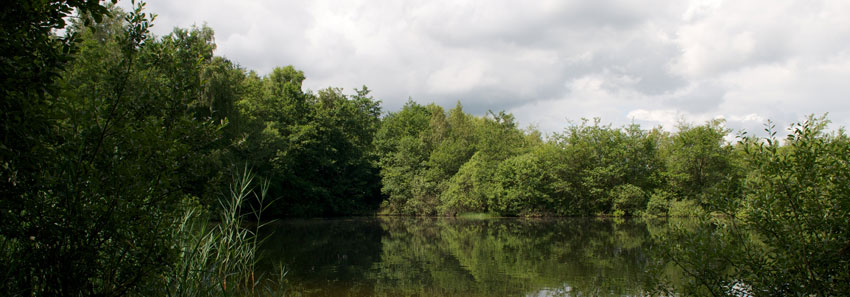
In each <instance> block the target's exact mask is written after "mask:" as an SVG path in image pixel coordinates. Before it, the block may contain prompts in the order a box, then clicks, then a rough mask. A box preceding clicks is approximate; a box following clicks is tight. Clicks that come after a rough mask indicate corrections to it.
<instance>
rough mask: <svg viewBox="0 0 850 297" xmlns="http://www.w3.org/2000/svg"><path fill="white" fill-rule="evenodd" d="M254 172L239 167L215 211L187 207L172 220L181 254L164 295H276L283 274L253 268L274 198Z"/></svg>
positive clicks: (257, 258)
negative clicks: (265, 215) (271, 274)
mask: <svg viewBox="0 0 850 297" xmlns="http://www.w3.org/2000/svg"><path fill="white" fill-rule="evenodd" d="M254 184H255V175H254V174H253V173H252V172H251V170H250V169H248V168H247V167H245V168H243V169H242V170H241V171H239V172H238V173H237V174H236V175H235V176H234V179H233V183H232V184H231V186H230V191H229V195H228V196H226V197H223V198H222V199H221V200H220V203H219V206H220V207H219V209H218V210H217V212H213V215H217V216H218V218H217V220H218V222H217V223H214V224H211V223H210V222H211V220H210V219H211V218H213V216H211V215H209V214H207V213H204V212H203V211H201V209H200V208H199V207H197V206H194V207H188V208H187V210H186V212H185V214H184V215H183V216H182V217H181V218H180V219H179V222H178V223H177V224H176V225H177V226H178V227H177V228H176V229H175V231H174V232H175V234H174V235H175V238H176V239H177V241H176V242H177V244H178V245H179V247H178V248H179V250H180V260H179V261H178V262H177V263H176V264H175V265H174V266H173V267H172V269H171V270H170V273H169V274H167V275H166V276H165V277H164V280H165V281H166V284H167V285H166V286H165V288H164V289H165V292H161V293H164V294H162V295H165V296H175V297H182V296H270V295H275V296H280V295H283V290H282V284H283V278H284V276H285V275H286V272H285V270H284V269H280V270H279V272H278V275H277V276H276V277H265V276H264V275H262V274H258V273H257V269H256V265H257V262H258V260H259V259H260V258H261V257H260V255H259V253H258V251H259V247H260V245H261V244H262V241H263V239H264V238H260V236H259V235H258V234H259V230H260V228H263V227H264V226H266V225H267V224H268V223H269V222H263V217H262V214H263V212H264V211H265V210H266V208H268V206H269V205H270V204H271V202H272V201H268V199H267V196H266V193H267V190H268V186H269V184H268V182H267V181H262V182H260V186H259V188H255V186H254Z"/></svg>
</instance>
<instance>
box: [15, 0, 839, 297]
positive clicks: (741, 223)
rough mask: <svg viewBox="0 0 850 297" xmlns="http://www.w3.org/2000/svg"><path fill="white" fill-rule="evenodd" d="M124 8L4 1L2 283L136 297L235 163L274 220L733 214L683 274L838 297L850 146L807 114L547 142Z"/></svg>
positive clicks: (570, 132)
mask: <svg viewBox="0 0 850 297" xmlns="http://www.w3.org/2000/svg"><path fill="white" fill-rule="evenodd" d="M142 7H143V4H140V5H137V6H136V9H135V10H134V11H131V12H128V13H124V12H121V11H120V10H118V9H116V8H114V7H112V6H110V5H105V4H103V3H102V2H100V1H92V0H89V1H60V0H53V1H13V2H12V3H9V4H7V9H4V10H3V11H2V12H0V18H2V19H0V21H2V22H0V23H2V30H0V52H2V55H3V56H2V59H0V63H2V69H0V71H2V73H0V74H2V77H3V82H2V93H0V96H2V103H0V104H2V105H0V113H2V114H1V115H0V131H2V145H0V196H2V197H3V198H2V200H0V262H2V263H4V267H3V269H1V270H0V288H2V290H3V293H5V294H4V295H11V296H22V295H27V296H36V295H37V296H43V295H49V296H79V295H99V296H120V295H139V294H141V295H144V294H152V292H148V291H145V288H150V287H151V286H145V285H146V284H155V285H154V287H155V286H156V285H160V286H161V285H163V284H162V282H163V281H164V280H167V279H168V278H167V277H166V276H168V275H171V274H172V273H173V272H174V269H176V267H185V266H181V265H179V263H184V264H185V262H181V261H186V259H188V258H189V257H188V256H187V254H186V250H185V249H186V248H187V246H186V242H187V240H190V239H187V238H195V239H197V238H205V237H191V236H187V235H186V234H182V233H180V232H174V230H175V229H179V228H178V226H185V225H186V222H185V220H184V219H185V218H187V215H186V214H187V213H192V212H194V211H201V210H204V211H209V210H213V209H217V208H220V206H221V204H220V202H219V200H220V198H221V197H227V196H229V194H228V192H229V191H228V187H227V185H226V183H227V182H228V179H227V178H226V177H228V176H230V175H231V174H234V173H236V172H238V170H239V169H244V168H246V167H247V168H253V170H254V172H255V173H256V174H257V176H258V177H259V178H262V179H263V180H265V181H267V187H263V189H264V191H263V193H265V194H267V195H266V196H268V197H269V198H270V200H275V203H274V204H272V206H271V207H269V208H268V209H267V214H271V215H273V216H276V217H281V216H331V215H351V214H374V213H381V214H392V215H414V216H430V215H442V216H455V215H460V214H466V213H489V214H494V215H503V216H593V215H604V216H704V215H707V214H725V215H726V216H727V217H731V218H733V219H732V221H733V222H736V223H735V224H732V225H733V227H735V228H732V229H722V230H731V231H729V232H731V233H730V234H731V235H723V236H724V238H726V237H728V238H732V239H734V238H737V239H735V240H738V241H731V240H732V239H729V240H727V241H712V240H711V239H710V238H709V239H706V240H704V241H696V243H695V245H694V246H700V244H701V243H705V244H708V246H709V247H714V248H717V246H714V245H711V244H715V245H716V244H721V243H726V244H729V242H739V243H740V244H739V245H735V248H729V247H730V246H732V245H730V246H724V248H729V250H736V251H737V250H740V253H729V254H728V255H727V256H729V257H733V256H734V257H738V258H735V259H734V261H732V262H731V263H735V264H736V265H732V266H733V267H732V268H729V269H728V270H724V272H723V273H718V272H717V271H718V270H714V272H715V274H711V275H703V274H698V273H699V271H700V270H699V269H693V270H690V271H694V274H695V275H698V276H699V277H703V278H704V279H706V280H716V281H717V283H715V284H723V286H726V287H729V288H730V287H733V286H735V285H736V284H738V283H728V282H729V281H730V280H732V281H733V282H744V284H745V285H746V286H747V287H748V288H751V290H757V291H758V292H765V293H767V294H778V295H786V294H804V295H805V294H819V295H835V294H837V292H844V293H846V292H847V291H848V290H850V288H848V287H847V286H846V285H843V284H847V283H850V277H848V275H847V271H850V268H848V266H850V263H848V261H847V260H846V259H848V258H850V257H847V254H848V250H850V248H848V247H850V239H848V238H850V237H848V236H850V235H848V226H850V223H848V222H847V218H848V217H850V213H848V212H850V199H849V198H848V196H850V180H848V179H850V168H848V161H849V160H848V157H850V152H849V151H848V149H850V145H848V144H850V143H848V142H850V141H848V138H847V136H846V135H845V134H844V132H843V130H839V131H837V132H835V133H833V134H829V133H827V132H825V125H826V123H827V121H826V120H825V119H823V118H814V117H811V118H809V119H808V120H807V121H805V122H803V123H799V124H795V125H793V126H792V130H791V134H790V135H789V137H788V138H787V139H785V140H784V141H779V140H776V139H775V138H774V136H773V135H772V136H771V137H770V138H767V139H758V138H747V137H744V138H741V141H739V142H727V141H726V137H727V135H728V134H729V132H730V131H728V129H726V128H725V127H724V123H723V122H722V121H719V120H715V121H711V122H708V123H705V124H702V125H691V124H685V123H683V124H681V125H679V127H677V128H678V129H677V132H676V133H670V132H665V131H664V130H663V129H661V128H660V127H658V128H653V129H649V130H645V129H642V128H641V127H640V126H638V125H629V126H625V127H612V126H611V125H604V124H602V123H601V120H599V119H593V120H582V122H581V123H579V124H573V125H571V126H569V127H567V128H566V129H565V130H564V131H563V132H562V133H557V134H554V135H549V136H547V137H544V136H542V135H541V133H539V132H538V131H535V130H534V129H532V128H529V129H525V130H523V129H521V128H520V127H519V126H518V124H517V122H516V120H515V119H514V117H513V116H512V115H511V114H508V113H504V112H498V113H496V112H489V113H488V114H486V115H483V116H476V115H473V114H469V113H467V112H465V111H464V110H463V107H462V105H461V104H460V102H458V104H457V105H456V106H455V107H454V108H452V109H450V110H448V111H446V110H444V109H443V107H441V106H438V105H435V104H429V105H420V104H418V103H416V102H414V101H412V100H410V101H409V102H408V103H407V104H405V105H404V107H403V108H402V109H401V110H399V111H395V112H389V113H386V114H384V113H382V110H381V106H380V101H377V100H375V99H374V98H372V97H370V96H369V90H368V89H367V88H366V87H365V86H364V87H362V88H361V89H355V90H354V93H352V94H346V93H345V92H344V90H343V89H339V88H333V87H329V88H327V89H323V90H319V91H317V92H313V91H309V90H306V91H305V90H304V89H303V88H302V82H303V81H304V80H305V79H306V76H305V74H304V73H303V72H301V71H299V70H297V69H296V68H294V67H292V66H286V67H278V68H275V69H274V70H273V71H272V72H271V73H269V74H267V75H260V74H257V73H256V72H253V71H248V70H246V69H243V68H241V67H239V66H238V65H237V64H236V63H234V62H231V61H228V60H227V59H225V58H223V57H218V56H215V55H214V50H215V43H214V32H213V30H212V29H210V28H207V27H193V28H190V29H179V28H178V29H175V30H174V31H173V32H172V33H171V34H168V35H166V36H163V37H154V36H151V34H150V33H149V32H148V29H149V27H150V26H152V23H151V21H152V19H153V16H152V15H150V14H147V13H144V12H143V10H142ZM74 10H76V11H77V13H78V14H79V17H76V18H75V17H71V14H72V13H73V11H74ZM66 22H69V23H68V24H66ZM59 29H63V30H64V31H65V32H66V33H65V34H66V35H65V36H63V37H59V36H56V35H55V34H56V32H57V31H56V30H59ZM240 197H241V196H240ZM244 200H245V199H240V200H239V201H244ZM244 204H246V206H252V207H253V208H254V209H257V207H260V208H265V207H266V205H259V202H250V201H244ZM228 209H242V208H239V207H235V206H230V207H229V208H228ZM196 217H204V216H196ZM181 220H182V221H181ZM707 224H708V225H709V226H713V227H712V228H718V225H724V226H725V225H726V223H717V222H711V223H707ZM736 228H738V229H736ZM190 229H191V228H190ZM736 230H751V231H748V232H755V234H756V235H755V236H753V238H744V237H743V236H741V235H740V234H739V233H735V232H737V231H736ZM688 232H690V231H688ZM700 232H702V231H700ZM724 232H725V231H724ZM700 234H701V235H706V236H715V235H717V234H725V233H723V232H720V233H718V232H714V233H712V232H708V231H705V232H702V233H698V234H697V235H700ZM735 234H739V236H737V237H735V236H733V235H735ZM748 234H749V233H748ZM669 236H670V238H674V237H675V236H676V234H670V235H669ZM679 236H680V237H689V236H690V237H691V238H693V239H694V240H697V239H699V238H701V237H699V236H694V235H693V234H690V233H682V234H679ZM717 236H719V235H717ZM197 242H202V241H197ZM207 242H213V241H207ZM703 246H705V245H703ZM756 248H758V249H761V250H765V249H766V250H767V252H765V253H756V254H754V253H753V252H752V250H754V249H756ZM685 251H694V250H693V249H690V250H687V249H685V250H677V249H675V248H674V249H672V250H671V251H670V252H669V253H668V254H669V255H671V256H674V257H678V258H679V259H687V257H688V255H689V254H688V253H687V252H685ZM680 263H685V264H683V265H682V266H687V264H686V263H691V262H688V261H684V260H683V261H681V262H680ZM723 263H730V262H723ZM726 271H732V272H730V273H726ZM712 277H713V278H712ZM783 279H793V280H795V282H796V283H795V284H793V285H792V284H787V283H782V282H779V283H777V281H778V280H783ZM742 280H743V281H742ZM724 281H726V283H724ZM694 287H695V288H697V289H695V292H702V291H700V290H701V289H699V288H703V289H707V290H709V291H711V290H712V289H716V288H717V286H716V285H705V286H702V287H700V286H699V285H696V286H694Z"/></svg>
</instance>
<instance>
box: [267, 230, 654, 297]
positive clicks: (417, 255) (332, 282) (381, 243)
mask: <svg viewBox="0 0 850 297" xmlns="http://www.w3.org/2000/svg"><path fill="white" fill-rule="evenodd" d="M664 226H666V224H664V223H658V224H651V223H647V222H645V221H643V220H622V219H594V218H556V219H523V218H498V219H455V218H409V217H378V218H341V219H299V220H284V221H278V222H276V223H274V224H272V225H270V226H269V227H268V228H267V229H266V230H267V231H268V232H272V231H273V232H272V233H271V234H270V235H269V238H268V239H267V241H266V242H265V244H264V248H263V251H264V258H263V260H262V262H261V264H262V265H261V268H264V269H266V270H267V271H270V270H271V267H273V266H275V265H277V264H283V265H285V268H286V271H287V275H286V286H287V290H288V291H289V293H291V294H294V295H301V296H634V295H640V294H641V292H644V288H645V287H646V284H648V282H649V281H650V279H651V277H650V275H652V274H651V273H647V270H649V269H651V268H652V265H651V263H653V262H652V261H653V260H652V257H651V256H650V246H651V245H650V242H651V240H650V238H651V236H652V234H654V233H656V232H660V231H658V230H661V229H663V228H665V227H664Z"/></svg>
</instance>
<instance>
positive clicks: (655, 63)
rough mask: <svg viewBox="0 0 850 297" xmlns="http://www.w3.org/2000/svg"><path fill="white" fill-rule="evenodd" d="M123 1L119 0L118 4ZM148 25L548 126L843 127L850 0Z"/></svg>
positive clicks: (427, 11)
mask: <svg viewBox="0 0 850 297" xmlns="http://www.w3.org/2000/svg"><path fill="white" fill-rule="evenodd" d="M123 5H124V6H125V7H126V6H129V1H126V2H125V3H124V4H123ZM147 7H148V11H150V12H153V13H156V14H158V15H159V16H158V17H157V19H156V21H155V27H154V29H153V31H154V32H155V33H156V34H157V35H160V36H161V35H164V34H166V33H168V32H169V31H171V29H172V28H173V27H175V26H179V27H189V26H192V25H193V24H199V25H200V24H203V23H207V24H208V26H210V27H212V28H213V29H214V30H215V32H216V43H217V44H218V49H217V51H216V53H217V54H218V55H222V56H225V57H227V58H229V59H231V60H233V61H235V62H237V63H239V64H240V65H241V66H243V67H245V68H246V69H250V70H256V71H257V72H259V73H261V74H264V73H268V72H269V71H270V70H271V69H273V68H274V67H276V66H285V65H293V66H295V67H296V68H298V69H300V70H303V71H304V72H305V74H306V76H307V80H306V81H305V83H304V84H305V88H307V89H311V90H318V89H322V88H326V87H328V86H334V87H343V88H345V89H346V90H349V91H350V90H352V89H353V88H355V87H359V86H362V85H367V86H368V87H369V88H370V89H372V90H373V93H372V94H373V95H374V96H375V98H377V99H380V100H382V101H383V103H384V109H385V110H386V111H394V110H398V109H399V108H400V107H401V106H402V105H403V104H404V102H405V101H407V99H408V98H413V99H414V100H416V101H417V102H420V103H430V102H436V103H438V104H441V105H443V106H447V107H453V106H454V104H455V103H456V102H457V101H458V100H460V101H461V103H462V104H463V106H464V108H465V110H467V111H468V112H471V113H474V114H478V115H482V114H484V113H485V112H486V111H487V110H494V111H499V110H506V111H509V112H512V113H513V114H514V115H516V117H517V118H518V120H519V121H520V124H521V125H523V126H527V125H536V126H537V127H538V128H539V129H541V130H543V131H545V132H559V131H561V130H562V129H563V127H565V126H566V125H569V123H570V122H574V123H575V122H577V121H579V120H580V119H581V118H582V117H585V118H590V117H601V118H602V120H603V122H608V123H614V124H615V125H622V124H627V123H631V122H636V123H639V124H641V125H643V126H644V127H650V126H655V125H664V126H665V127H666V128H673V126H675V123H676V122H677V121H678V120H679V119H685V120H687V121H689V122H695V123H702V122H704V121H706V120H709V119H713V118H720V117H722V118H725V119H726V121H727V126H729V127H730V128H733V129H747V130H749V131H753V132H754V131H758V130H761V129H762V128H763V124H764V122H765V121H766V120H767V119H772V120H774V121H775V122H777V123H779V125H778V126H781V127H785V126H787V124H788V123H791V122H792V121H798V120H800V119H802V118H803V117H804V116H805V115H806V114H810V113H815V114H822V113H825V112H829V118H830V119H832V121H833V123H834V124H833V127H838V126H850V96H848V94H850V1H844V0H836V1H782V0H771V1H716V0H709V1H699V0H698V1H682V0H670V1H661V0H649V1H632V0H592V1H591V0H558V1H553V0H541V1H505V0H488V1H483V0H479V1H451V0H427V1H426V0H417V1H399V0H369V1H364V0H349V1H329V0H305V1H277V0H241V1H232V0H180V1H173V0H148V6H147Z"/></svg>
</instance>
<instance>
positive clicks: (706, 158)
mask: <svg viewBox="0 0 850 297" xmlns="http://www.w3.org/2000/svg"><path fill="white" fill-rule="evenodd" d="M728 133H729V130H728V129H726V128H724V126H723V121H722V120H714V121H711V122H708V123H706V124H705V125H701V126H696V127H691V126H688V125H684V124H683V125H681V126H680V127H679V132H678V133H676V134H675V135H674V136H673V137H672V139H671V143H670V147H669V148H668V152H669V153H668V161H667V169H668V172H669V182H670V184H671V186H672V188H673V189H674V191H676V192H677V193H678V194H679V196H680V197H682V198H683V199H691V200H694V201H696V202H697V203H699V204H700V205H701V206H702V207H703V208H712V207H713V206H715V205H717V203H716V202H717V200H718V199H720V198H721V197H722V196H724V195H723V191H724V190H725V189H724V187H723V186H724V181H726V179H727V178H730V177H731V173H732V161H731V157H732V146H730V145H727V144H725V140H724V139H723V138H724V137H725V136H726V135H727V134H728Z"/></svg>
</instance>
